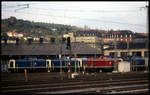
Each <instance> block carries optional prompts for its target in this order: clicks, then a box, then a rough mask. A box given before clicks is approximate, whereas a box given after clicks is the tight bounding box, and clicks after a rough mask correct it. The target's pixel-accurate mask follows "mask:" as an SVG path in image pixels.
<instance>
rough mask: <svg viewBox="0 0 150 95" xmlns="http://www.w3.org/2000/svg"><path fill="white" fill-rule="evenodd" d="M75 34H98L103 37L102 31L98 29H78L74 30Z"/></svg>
mask: <svg viewBox="0 0 150 95" xmlns="http://www.w3.org/2000/svg"><path fill="white" fill-rule="evenodd" d="M72 32H73V33H74V35H76V36H97V37H101V36H102V35H101V33H100V31H97V30H78V31H72Z"/></svg>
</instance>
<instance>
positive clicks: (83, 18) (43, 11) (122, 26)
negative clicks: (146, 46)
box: [1, 1, 148, 33]
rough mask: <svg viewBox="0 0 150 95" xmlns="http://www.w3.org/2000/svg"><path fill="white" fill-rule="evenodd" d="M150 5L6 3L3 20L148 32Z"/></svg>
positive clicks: (141, 3)
mask: <svg viewBox="0 0 150 95" xmlns="http://www.w3.org/2000/svg"><path fill="white" fill-rule="evenodd" d="M147 2H148V1H147ZM147 2H146V1H136V2H135V1H132V2H127V1H125V2H123V1H122V2H116V1H113V2H110V1H109V2H108V1H107V2H104V1H103V2H100V1H94V2H92V1H91V2H89V1H86V2H81V1H78V2H77V1H76V2H75V1H74V2H73V1H71V2H69V1H63V2H60V1H59V2H58V1H57V2H56V1H55V2H54V1H53V2H52V1H51V2H50V1H49V2H48V1H44V2H42V1H40V2H39V1H32V2H25V1H17V2H16V1H12V2H11V1H3V2H1V19H5V18H9V17H10V16H15V17H16V18H17V19H23V20H29V21H34V22H46V23H55V24H65V25H72V26H78V27H84V26H87V27H88V28H91V29H101V30H110V29H113V30H131V31H133V32H138V33H147V31H148V27H147V22H148V20H147V9H146V8H144V7H145V5H148V3H147ZM27 4H29V7H27Z"/></svg>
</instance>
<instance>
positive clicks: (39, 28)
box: [1, 17, 79, 37]
mask: <svg viewBox="0 0 150 95" xmlns="http://www.w3.org/2000/svg"><path fill="white" fill-rule="evenodd" d="M72 30H79V28H78V27H75V26H70V25H61V24H52V23H50V24H49V23H39V22H31V21H25V20H22V19H17V18H15V17H10V18H8V19H2V21H1V36H3V35H4V34H5V33H6V32H8V31H11V32H12V31H15V32H17V33H19V32H21V33H27V34H29V35H34V36H39V35H40V36H44V37H45V36H55V37H57V36H60V35H61V34H62V33H68V32H69V31H72Z"/></svg>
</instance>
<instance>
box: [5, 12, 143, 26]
mask: <svg viewBox="0 0 150 95" xmlns="http://www.w3.org/2000/svg"><path fill="white" fill-rule="evenodd" d="M3 11H5V12H13V11H10V10H3ZM16 13H21V14H31V15H42V16H51V17H59V18H64V16H55V15H51V14H42V13H38V14H35V13H29V12H28V13H26V12H16ZM65 18H68V19H80V20H88V21H101V22H105V23H116V24H123V25H130V26H140V27H145V25H142V24H131V23H124V22H117V21H110V20H101V19H89V18H81V17H71V16H65Z"/></svg>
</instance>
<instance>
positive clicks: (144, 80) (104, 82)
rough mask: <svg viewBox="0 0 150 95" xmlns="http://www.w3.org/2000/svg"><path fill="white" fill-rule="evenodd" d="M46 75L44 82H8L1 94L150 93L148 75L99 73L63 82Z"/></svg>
mask: <svg viewBox="0 0 150 95" xmlns="http://www.w3.org/2000/svg"><path fill="white" fill-rule="evenodd" d="M45 75H47V74H45ZM45 75H44V76H43V78H42V77H40V79H44V80H43V81H33V79H34V78H33V79H32V78H31V80H30V81H29V82H26V83H23V81H19V82H17V81H12V80H10V81H9V82H8V83H10V84H7V85H6V84H5V85H3V86H2V87H1V92H2V93H3V94H7V93H11V94H12V93H17V94H18V93H19V94H24V93H32V94H70V93H83V94H88V93H94V94H103V93H104V94H110V93H112V94H114V93H115V94H117V93H136V92H137V93H141V92H142V93H148V92H149V89H148V85H149V84H148V83H149V82H148V81H149V80H148V73H124V74H119V73H115V74H111V73H101V74H100V73H98V74H95V75H94V74H89V75H79V76H77V77H76V78H74V79H70V78H66V76H67V75H65V76H63V77H64V79H63V80H62V79H61V78H60V76H58V75H53V76H50V77H48V76H47V77H48V78H47V77H46V76H45ZM36 77H37V76H36ZM53 77H55V78H56V77H58V79H56V80H55V81H54V80H53ZM50 78H51V80H50ZM65 78H66V79H65ZM48 79H49V80H48ZM3 82H4V81H3Z"/></svg>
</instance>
